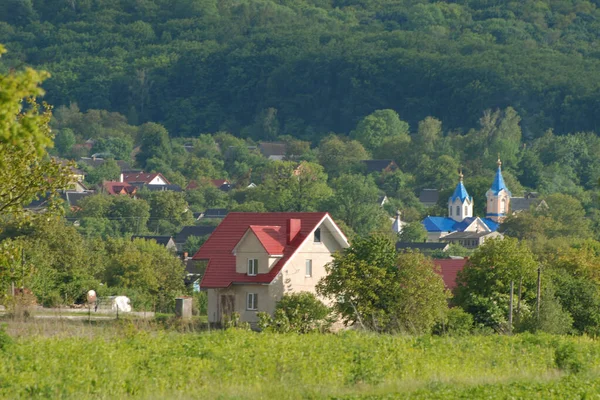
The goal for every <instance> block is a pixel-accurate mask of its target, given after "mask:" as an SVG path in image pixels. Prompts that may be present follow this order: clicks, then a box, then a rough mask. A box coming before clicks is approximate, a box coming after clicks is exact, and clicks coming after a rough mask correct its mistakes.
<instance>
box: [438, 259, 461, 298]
mask: <svg viewBox="0 0 600 400" xmlns="http://www.w3.org/2000/svg"><path fill="white" fill-rule="evenodd" d="M467 261H468V258H459V259H434V260H433V263H434V264H435V265H437V266H438V267H440V270H439V271H437V272H438V273H439V274H440V275H442V279H443V280H444V285H445V286H446V288H447V289H450V290H452V289H454V288H455V287H456V276H457V275H458V271H462V269H463V268H464V267H465V265H466V264H467Z"/></svg>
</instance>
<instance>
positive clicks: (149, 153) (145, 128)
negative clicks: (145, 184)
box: [135, 122, 171, 168]
mask: <svg viewBox="0 0 600 400" xmlns="http://www.w3.org/2000/svg"><path fill="white" fill-rule="evenodd" d="M139 137H140V141H141V146H140V152H139V153H138V154H137V155H136V156H135V158H136V160H137V162H138V164H139V165H140V166H141V167H142V168H147V167H146V164H147V163H148V160H149V159H151V158H158V159H160V160H163V161H164V162H165V163H166V164H167V165H168V164H170V162H171V143H170V140H169V133H168V132H167V130H166V129H165V128H164V127H163V126H162V125H159V124H155V123H151V122H148V123H145V124H144V125H142V126H141V127H140V130H139Z"/></svg>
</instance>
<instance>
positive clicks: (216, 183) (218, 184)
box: [210, 179, 229, 187]
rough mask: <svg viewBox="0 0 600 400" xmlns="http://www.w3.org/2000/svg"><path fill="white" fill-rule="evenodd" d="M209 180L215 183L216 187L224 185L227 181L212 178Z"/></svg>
mask: <svg viewBox="0 0 600 400" xmlns="http://www.w3.org/2000/svg"><path fill="white" fill-rule="evenodd" d="M210 182H211V183H212V184H213V185H215V186H216V187H221V186H223V185H225V184H226V183H229V181H228V180H227V179H213V180H211V181H210Z"/></svg>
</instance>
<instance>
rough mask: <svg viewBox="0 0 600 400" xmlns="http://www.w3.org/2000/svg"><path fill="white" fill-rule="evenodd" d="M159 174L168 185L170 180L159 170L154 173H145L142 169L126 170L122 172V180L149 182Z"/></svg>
mask: <svg viewBox="0 0 600 400" xmlns="http://www.w3.org/2000/svg"><path fill="white" fill-rule="evenodd" d="M157 176H160V177H161V179H162V180H163V181H165V182H166V184H167V185H170V182H169V181H168V180H167V178H165V177H164V176H163V175H162V174H161V173H160V172H155V173H151V174H150V173H146V172H144V171H140V172H128V173H124V174H123V181H124V182H144V183H150V182H152V180H153V179H154V178H156V177H157Z"/></svg>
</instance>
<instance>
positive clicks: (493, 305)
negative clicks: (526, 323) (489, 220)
mask: <svg viewBox="0 0 600 400" xmlns="http://www.w3.org/2000/svg"><path fill="white" fill-rule="evenodd" d="M537 267H538V265H537V262H536V261H535V259H534V256H533V254H532V253H531V250H529V248H528V247H527V245H526V244H525V243H523V242H520V241H519V240H517V239H514V238H504V239H490V240H487V241H486V242H485V243H484V244H483V245H482V246H480V247H479V248H477V250H476V251H475V252H474V253H473V254H472V255H471V257H470V258H469V261H468V263H467V265H465V267H464V269H463V270H462V271H460V272H459V273H458V277H457V287H456V289H455V290H454V294H455V297H454V299H453V301H454V303H455V304H456V305H458V306H460V307H462V308H463V309H464V310H465V311H467V312H469V313H471V314H473V317H474V319H475V322H476V323H479V324H483V325H486V326H490V327H492V328H495V329H498V330H501V331H502V330H504V329H506V326H505V324H506V319H507V317H508V302H509V294H510V283H511V282H513V284H514V287H515V288H516V287H517V286H518V285H519V284H520V283H521V284H522V298H521V301H523V302H525V303H528V304H531V303H532V302H533V301H534V299H535V292H536V290H535V287H536V276H537V275H536V271H537ZM515 292H516V291H515ZM515 297H516V296H515ZM516 300H517V299H516V298H515V301H516Z"/></svg>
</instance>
